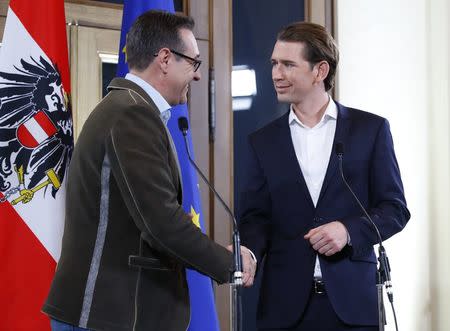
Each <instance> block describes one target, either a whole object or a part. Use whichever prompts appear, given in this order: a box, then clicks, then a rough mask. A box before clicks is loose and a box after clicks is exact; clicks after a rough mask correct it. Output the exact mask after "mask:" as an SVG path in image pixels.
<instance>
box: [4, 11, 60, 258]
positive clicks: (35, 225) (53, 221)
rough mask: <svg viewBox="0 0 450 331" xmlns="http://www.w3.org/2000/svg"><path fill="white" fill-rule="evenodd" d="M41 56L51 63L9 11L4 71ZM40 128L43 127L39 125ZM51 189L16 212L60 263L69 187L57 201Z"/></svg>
mask: <svg viewBox="0 0 450 331" xmlns="http://www.w3.org/2000/svg"><path fill="white" fill-rule="evenodd" d="M18 41H20V42H18ZM19 55H20V56H19ZM40 57H42V58H44V59H45V60H46V61H47V62H49V63H51V60H50V59H49V57H48V56H47V55H46V54H45V53H44V51H43V50H42V48H41V47H40V46H39V45H38V44H37V43H36V42H35V41H34V39H33V38H32V37H31V35H30V34H29V33H28V31H27V30H26V29H25V27H24V26H23V24H22V22H21V21H20V20H19V18H18V17H17V16H16V14H15V13H14V11H13V10H12V9H11V8H9V10H8V16H7V18H6V24H5V31H4V35H3V45H2V47H0V58H1V61H0V71H5V72H9V71H11V69H12V68H14V66H18V67H21V65H20V58H22V59H24V60H25V61H27V62H31V63H32V62H33V60H31V58H33V59H35V60H36V61H38V60H39V58H40ZM2 81H4V80H2V79H1V78H0V83H1V82H2ZM36 125H39V124H37V123H36ZM33 127H34V125H33ZM27 129H28V127H27ZM44 134H45V131H44ZM33 135H34V134H33ZM45 135H46V134H45ZM46 136H47V135H46ZM35 139H36V136H35ZM9 180H10V181H11V186H12V187H15V186H17V185H18V184H19V182H18V179H17V175H15V174H12V175H11V177H10V178H9ZM51 188H52V186H51V184H49V185H48V186H46V187H45V188H42V189H41V190H39V191H37V192H35V193H34V196H33V200H32V201H30V202H29V203H27V204H23V203H22V202H19V203H17V204H16V205H15V206H14V209H15V210H16V212H17V213H18V214H19V215H20V217H21V218H22V220H23V221H24V222H25V223H26V225H27V226H28V228H29V229H30V230H31V231H32V232H33V234H34V235H35V236H36V238H38V240H39V241H40V242H41V243H42V245H43V246H44V247H45V249H46V250H47V251H48V252H49V254H50V255H51V256H52V257H53V259H55V261H58V260H59V256H60V252H61V238H62V234H63V230H64V222H63V221H61V220H64V200H65V192H66V189H65V185H62V186H61V188H60V189H59V191H58V194H57V195H56V197H55V199H53V197H52V198H50V199H49V198H47V199H45V198H44V191H45V190H47V195H50V194H51V193H50V192H51V191H50V190H51Z"/></svg>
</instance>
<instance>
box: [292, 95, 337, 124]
mask: <svg viewBox="0 0 450 331" xmlns="http://www.w3.org/2000/svg"><path fill="white" fill-rule="evenodd" d="M329 101H330V97H329V95H328V93H326V92H323V93H320V94H318V95H316V96H314V97H311V98H308V99H307V100H302V101H300V102H298V103H293V104H292V109H293V110H294V113H295V115H297V117H298V119H299V120H300V121H302V123H303V124H305V125H306V126H308V127H310V128H312V127H314V126H316V125H317V124H318V123H319V122H320V120H321V119H322V117H323V114H324V113H325V110H326V109H327V106H328V102H329Z"/></svg>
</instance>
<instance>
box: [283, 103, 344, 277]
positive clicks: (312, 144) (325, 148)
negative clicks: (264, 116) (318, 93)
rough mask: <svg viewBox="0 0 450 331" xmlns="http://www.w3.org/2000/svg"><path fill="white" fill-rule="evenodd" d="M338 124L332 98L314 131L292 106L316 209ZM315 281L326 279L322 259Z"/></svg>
mask: <svg viewBox="0 0 450 331" xmlns="http://www.w3.org/2000/svg"><path fill="white" fill-rule="evenodd" d="M336 120H337V106H336V103H335V102H334V101H333V100H332V99H331V98H329V102H328V106H327V108H326V109H325V113H324V114H323V116H322V118H321V120H320V122H319V123H317V124H316V125H315V126H314V127H312V128H310V127H308V126H306V125H305V124H303V123H302V122H301V121H300V120H299V119H298V117H297V115H295V112H294V110H293V108H292V105H291V110H290V113H289V128H290V130H291V137H292V142H293V144H294V149H295V155H296V157H297V161H298V163H299V165H300V169H301V170H302V174H303V177H304V178H305V182H306V186H307V187H308V191H309V194H310V195H311V199H312V201H313V203H314V206H316V205H317V200H318V199H319V194H320V190H321V189H322V184H323V180H324V178H325V173H326V171H327V167H328V162H329V160H330V155H331V150H332V148H333V140H334V134H335V132H336ZM314 277H317V278H321V277H322V272H321V270H320V263H319V258H318V257H316V266H315V269H314Z"/></svg>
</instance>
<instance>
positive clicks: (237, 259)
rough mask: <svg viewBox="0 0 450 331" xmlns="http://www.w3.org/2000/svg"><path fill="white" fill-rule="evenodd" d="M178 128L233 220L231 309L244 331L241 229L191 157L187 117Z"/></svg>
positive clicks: (235, 330) (237, 327)
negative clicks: (193, 157)
mask: <svg viewBox="0 0 450 331" xmlns="http://www.w3.org/2000/svg"><path fill="white" fill-rule="evenodd" d="M178 126H179V129H180V130H181V132H182V134H183V137H184V145H185V147H186V152H187V155H188V158H189V161H190V162H191V164H192V166H193V167H194V168H195V170H196V171H197V173H198V174H199V175H200V177H201V178H202V179H203V181H204V182H205V183H206V184H207V185H208V187H209V189H210V190H211V191H212V192H213V193H214V195H215V196H216V197H217V199H218V200H219V201H220V203H221V204H222V206H223V207H224V208H225V211H226V212H227V213H228V215H230V217H231V219H232V220H233V261H234V271H233V274H232V277H231V289H232V295H231V298H232V299H231V301H232V307H231V316H232V330H233V331H242V286H243V282H242V276H243V272H242V257H241V239H240V236H239V229H238V226H237V221H236V218H235V217H234V214H233V212H232V211H231V210H230V208H229V207H228V206H227V204H226V203H225V201H223V199H222V198H221V196H220V195H219V193H217V191H216V190H215V189H214V187H213V186H212V185H211V183H210V182H209V181H208V179H207V178H206V177H205V175H204V174H203V172H202V171H201V170H200V168H199V167H198V166H197V164H195V162H194V160H193V159H192V157H191V153H190V150H189V145H188V142H187V137H186V134H187V130H188V122H187V119H186V117H180V118H179V119H178Z"/></svg>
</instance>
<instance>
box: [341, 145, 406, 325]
mask: <svg viewBox="0 0 450 331" xmlns="http://www.w3.org/2000/svg"><path fill="white" fill-rule="evenodd" d="M336 154H337V157H338V160H339V170H340V173H341V178H342V180H343V182H344V184H345V186H347V188H348V189H349V191H350V193H351V194H352V195H353V198H354V199H355V201H356V202H357V203H358V205H359V207H360V209H361V210H362V211H363V212H364V215H365V216H366V217H367V219H368V220H369V222H370V224H371V225H372V226H373V227H374V229H375V232H376V234H377V239H378V244H379V246H378V262H379V263H378V270H377V283H376V287H377V296H378V330H379V331H384V326H385V324H386V311H385V308H384V301H383V286H386V293H387V296H388V298H389V301H390V303H391V306H392V311H393V315H394V321H395V328H396V330H398V325H397V316H396V314H395V309H394V295H393V292H392V281H391V274H390V271H391V267H390V265H389V259H388V257H387V255H386V250H385V248H384V246H383V240H382V238H381V235H380V231H379V230H378V227H377V226H376V224H375V223H374V222H373V220H372V218H371V217H370V215H369V214H368V213H367V211H366V209H365V208H364V206H363V205H362V204H361V202H360V201H359V199H358V197H357V196H356V194H355V193H354V192H353V190H352V188H351V187H350V185H349V184H348V183H347V180H346V179H345V176H344V169H343V166H342V159H343V155H344V147H343V144H342V143H337V144H336Z"/></svg>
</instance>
